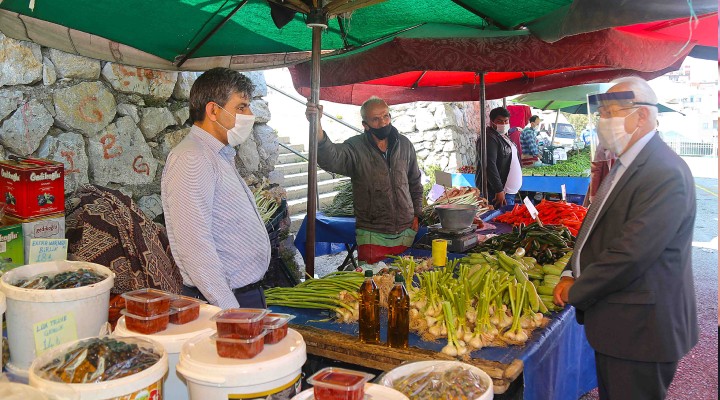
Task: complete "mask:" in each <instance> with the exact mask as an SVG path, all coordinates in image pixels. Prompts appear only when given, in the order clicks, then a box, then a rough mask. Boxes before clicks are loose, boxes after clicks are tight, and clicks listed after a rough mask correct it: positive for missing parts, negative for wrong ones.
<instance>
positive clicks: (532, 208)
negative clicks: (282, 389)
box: [523, 196, 538, 219]
mask: <svg viewBox="0 0 720 400" xmlns="http://www.w3.org/2000/svg"><path fill="white" fill-rule="evenodd" d="M523 203H525V207H527V209H528V211H529V212H530V217H531V218H532V219H535V218H537V217H538V210H537V208H535V205H534V204H533V203H532V201H530V199H529V198H528V197H527V196H525V199H523Z"/></svg>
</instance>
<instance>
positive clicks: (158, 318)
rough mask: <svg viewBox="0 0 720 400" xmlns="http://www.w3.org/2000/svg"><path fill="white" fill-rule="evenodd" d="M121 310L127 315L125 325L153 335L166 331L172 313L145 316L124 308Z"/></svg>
mask: <svg viewBox="0 0 720 400" xmlns="http://www.w3.org/2000/svg"><path fill="white" fill-rule="evenodd" d="M120 312H121V313H122V314H123V315H124V316H125V326H126V327H127V328H128V329H129V330H131V331H133V332H137V333H142V334H143V335H151V334H153V333H158V332H161V331H164V330H165V329H167V326H168V323H169V322H170V313H165V314H160V315H153V316H150V317H143V316H141V315H134V314H131V313H129V312H128V310H122V311H120Z"/></svg>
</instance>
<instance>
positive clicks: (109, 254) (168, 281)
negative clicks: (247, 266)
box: [65, 185, 182, 293]
mask: <svg viewBox="0 0 720 400" xmlns="http://www.w3.org/2000/svg"><path fill="white" fill-rule="evenodd" d="M65 210H66V211H65V214H66V215H65V226H66V231H65V236H66V237H67V239H68V241H69V247H68V258H70V259H73V260H82V261H89V262H94V263H97V264H101V265H104V266H106V267H108V268H110V269H111V270H112V271H113V272H114V273H115V286H114V287H113V289H112V293H124V292H129V291H132V290H136V289H141V288H157V289H161V290H165V291H168V292H172V293H180V288H181V286H182V279H181V278H180V272H179V271H178V269H177V266H176V265H175V262H174V261H173V259H172V256H171V253H170V244H169V243H168V239H167V236H166V235H165V231H164V229H162V227H160V226H158V225H157V224H155V223H154V222H153V221H151V220H150V219H148V218H147V217H146V216H145V214H144V213H143V212H142V210H140V208H138V207H137V205H136V204H135V203H134V202H133V201H132V199H131V198H130V197H128V196H126V195H124V194H122V193H121V192H119V191H117V190H113V189H108V188H104V187H101V186H96V185H84V186H82V187H80V188H78V190H77V191H75V193H73V194H72V195H71V196H68V198H67V199H66V201H65Z"/></svg>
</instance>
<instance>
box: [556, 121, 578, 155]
mask: <svg viewBox="0 0 720 400" xmlns="http://www.w3.org/2000/svg"><path fill="white" fill-rule="evenodd" d="M554 125H555V124H553V126H554ZM577 139H578V137H577V132H575V128H574V127H573V126H572V125H570V124H565V123H558V124H557V129H556V130H555V139H554V140H553V146H561V147H564V148H567V149H574V148H577V144H576V141H577Z"/></svg>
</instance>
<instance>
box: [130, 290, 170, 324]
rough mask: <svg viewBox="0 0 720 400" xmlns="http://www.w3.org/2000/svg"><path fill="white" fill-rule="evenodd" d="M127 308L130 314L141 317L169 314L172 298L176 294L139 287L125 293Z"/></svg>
mask: <svg viewBox="0 0 720 400" xmlns="http://www.w3.org/2000/svg"><path fill="white" fill-rule="evenodd" d="M122 297H123V298H124V299H125V308H126V309H127V310H128V312H129V313H130V314H134V315H137V316H140V317H152V316H153V315H161V314H167V313H168V312H169V311H170V300H172V299H174V298H175V295H174V294H171V293H167V292H163V291H162V290H156V289H139V290H133V291H132V292H127V293H123V294H122Z"/></svg>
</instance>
